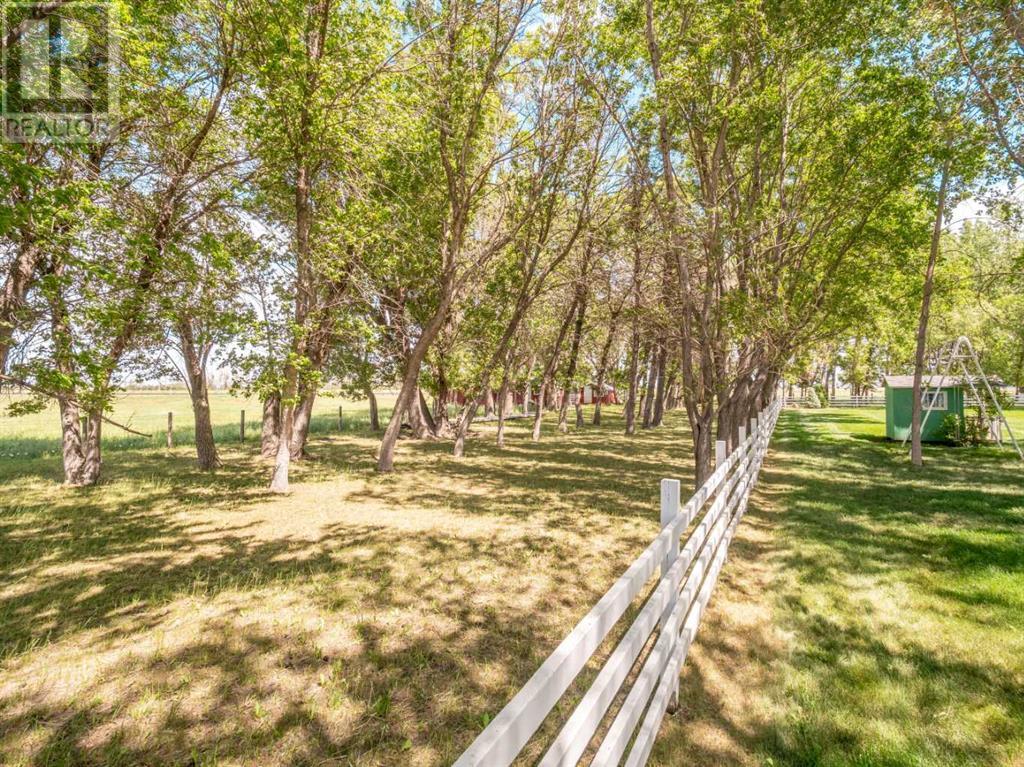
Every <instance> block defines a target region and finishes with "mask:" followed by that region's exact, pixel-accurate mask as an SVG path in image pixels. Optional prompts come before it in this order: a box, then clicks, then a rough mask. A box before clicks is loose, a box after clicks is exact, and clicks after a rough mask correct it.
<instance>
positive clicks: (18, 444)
mask: <svg viewBox="0 0 1024 767" xmlns="http://www.w3.org/2000/svg"><path fill="white" fill-rule="evenodd" d="M18 398H19V396H18V395H13V394H9V393H4V394H3V395H0V457H5V456H6V457H18V458H33V457H37V456H42V455H47V454H52V455H60V416H59V414H58V410H57V405H56V403H51V404H50V405H49V406H48V407H47V408H46V409H45V410H43V411H41V412H39V413H32V414H29V415H23V416H11V415H9V414H8V411H7V407H8V405H10V404H11V403H12V402H14V401H15V400H16V399H18ZM394 399H395V398H394V395H393V394H379V395H378V397H377V400H378V404H379V406H380V408H381V418H382V419H386V418H387V416H388V415H390V412H391V407H392V405H393V404H394ZM339 405H340V406H341V407H342V409H343V414H344V418H343V424H344V427H345V429H346V430H349V429H353V430H356V431H358V430H361V429H365V428H366V427H367V426H368V425H369V419H370V410H369V404H368V403H367V401H366V400H350V399H346V398H342V397H334V396H320V397H317V400H316V403H315V404H314V406H313V418H312V421H311V425H310V430H311V433H313V434H326V433H332V432H337V431H338V406H339ZM242 410H245V426H246V428H245V434H246V439H259V434H260V427H261V418H262V416H263V406H262V403H261V402H260V401H259V400H258V399H257V398H255V397H239V396H235V395H232V394H229V393H228V392H224V391H215V392H211V393H210V417H211V420H212V421H213V433H214V439H215V440H216V441H217V442H218V443H228V444H233V443H237V442H238V441H239V427H240V425H241V423H240V421H241V411H242ZM168 412H173V413H174V442H175V444H176V445H193V444H195V429H194V428H193V425H192V404H191V401H190V400H189V397H188V393H187V392H185V391H153V392H149V391H130V392H124V393H122V394H121V395H120V396H119V397H118V398H117V400H116V401H115V402H114V407H113V410H112V411H111V412H110V413H108V415H109V416H110V418H112V419H113V420H115V421H118V422H119V423H123V424H124V425H126V426H129V427H131V428H132V429H135V430H136V431H141V432H145V433H147V434H150V435H152V436H151V437H149V438H147V437H139V436H136V435H133V434H128V433H127V432H124V431H122V430H120V429H118V428H117V427H115V426H111V425H110V424H104V426H103V447H104V448H105V449H107V450H131V449H137V448H148V447H165V446H166V444H167V437H166V434H167V413H168Z"/></svg>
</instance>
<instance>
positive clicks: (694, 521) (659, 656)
mask: <svg viewBox="0 0 1024 767" xmlns="http://www.w3.org/2000/svg"><path fill="white" fill-rule="evenodd" d="M781 409H782V400H781V399H780V398H777V399H775V400H774V401H773V402H772V404H771V405H769V406H768V407H767V408H765V409H764V410H763V411H762V412H761V413H760V414H759V415H758V417H757V418H752V419H750V428H749V430H747V429H741V430H740V439H739V444H738V446H737V447H736V449H735V450H733V451H732V453H729V454H728V455H727V454H726V444H725V442H717V443H716V445H715V459H716V461H715V463H716V468H715V471H714V473H713V474H712V475H711V476H710V477H709V478H708V480H707V481H706V482H705V483H704V484H703V486H702V487H701V488H700V489H699V490H698V491H697V492H696V493H694V495H693V496H692V497H691V498H690V499H689V500H688V501H686V503H685V504H681V503H680V492H679V489H680V486H679V480H674V479H663V480H662V481H661V526H662V529H661V533H660V534H659V535H658V536H657V537H656V538H655V539H654V541H653V542H652V543H651V544H650V545H649V546H648V547H647V549H646V550H645V551H644V552H643V553H642V554H641V555H640V556H639V557H638V558H637V559H636V561H634V562H633V564H632V565H630V567H629V568H628V569H627V570H626V572H625V573H624V574H623V575H622V576H621V577H620V578H619V579H618V580H617V581H616V582H615V583H614V584H613V585H612V587H611V588H610V589H609V590H608V591H607V593H605V595H604V596H603V597H602V598H601V599H600V600H599V601H598V603H597V604H596V605H595V606H594V607H593V609H592V610H591V611H590V612H589V613H588V614H587V615H586V616H585V617H584V618H583V619H582V620H581V621H580V622H579V623H578V624H576V627H575V628H574V629H573V630H572V631H571V632H570V633H569V635H568V636H566V637H565V639H563V640H562V642H561V644H559V645H558V647H557V648H555V651H554V652H553V653H551V655H550V656H549V657H548V659H547V660H546V661H544V663H543V664H542V665H541V667H540V668H539V669H537V671H536V673H534V675H533V676H532V677H530V679H529V681H528V682H527V683H526V684H525V685H524V686H523V687H522V688H521V689H520V690H519V692H518V693H516V695H515V696H514V697H513V698H512V700H511V701H509V703H508V705H506V706H505V708H503V709H502V710H501V712H500V713H499V714H498V715H497V716H496V717H495V718H494V719H493V720H492V721H491V723H490V724H489V725H488V726H487V727H486V728H485V729H484V731H483V732H481V733H480V735H479V736H478V737H477V738H476V740H474V741H473V743H472V744H471V745H470V747H469V748H468V749H466V751H465V752H464V753H463V754H462V755H461V756H460V757H459V758H458V760H457V761H456V762H455V765H454V767H506V766H507V765H509V764H511V763H512V761H513V760H514V759H515V758H516V757H517V756H519V754H520V752H521V751H522V750H523V748H524V746H526V745H527V743H528V742H529V741H530V739H531V738H532V737H533V736H534V734H535V733H536V732H537V730H538V729H539V728H540V726H541V725H542V724H543V723H544V721H545V719H547V717H548V716H549V714H551V712H552V710H553V709H554V708H555V706H556V705H557V704H558V703H559V701H560V700H561V699H562V697H563V695H565V693H566V691H567V690H568V689H569V688H570V686H571V685H572V684H573V681H574V680H575V679H576V677H577V676H578V675H579V674H580V672H581V671H582V670H583V669H584V668H585V667H586V666H587V663H588V662H589V661H590V659H591V658H592V657H593V656H594V653H595V652H596V651H597V650H598V649H599V647H600V646H601V644H602V643H603V642H604V641H605V640H606V639H607V638H608V637H609V635H610V634H611V633H612V630H613V629H614V628H615V627H616V625H617V624H618V623H619V620H620V619H621V618H622V616H623V615H624V614H625V613H626V611H627V609H628V608H629V607H630V605H631V604H632V603H633V601H634V600H635V599H636V598H637V596H638V595H639V594H640V593H641V592H642V591H643V590H644V587H645V585H647V584H648V582H649V581H650V579H651V578H652V576H654V574H655V572H656V571H657V570H659V568H660V577H659V579H658V582H657V585H656V586H655V587H654V588H653V589H652V590H651V591H650V592H649V596H647V598H646V602H645V603H644V604H643V607H642V608H640V610H639V612H638V613H637V614H636V617H635V618H634V619H633V622H632V624H631V625H630V626H629V628H628V630H626V631H625V633H624V634H623V635H622V637H621V638H620V639H619V640H618V643H617V644H616V646H615V647H614V649H612V650H611V652H610V654H609V655H608V656H607V658H606V659H605V661H604V663H603V665H602V666H601V669H600V671H599V672H598V673H597V675H596V677H595V678H594V680H593V682H592V683H591V684H590V686H589V688H588V689H587V691H586V692H585V693H583V694H582V697H581V698H580V700H579V702H578V703H577V704H576V706H575V708H574V709H573V711H572V713H571V714H570V715H569V717H568V719H566V720H565V722H564V723H563V724H562V726H561V729H560V730H559V731H558V733H557V735H555V736H554V739H553V740H552V741H551V742H550V743H549V744H548V745H547V748H546V751H544V755H543V757H542V758H541V759H540V761H539V762H538V764H539V765H540V766H541V767H555V765H559V766H564V765H572V764H576V763H577V762H578V761H579V760H580V758H581V757H582V756H583V755H584V753H585V752H587V751H588V750H589V751H591V752H592V753H594V757H593V760H592V761H591V762H590V764H591V765H593V766H594V767H609V766H610V765H618V764H619V763H620V762H621V761H622V758H623V756H624V755H626V765H627V767H639V765H643V764H645V763H646V762H647V758H648V756H649V755H650V752H651V748H652V746H653V745H654V739H655V736H656V735H657V733H658V728H659V726H660V725H661V721H662V718H663V717H664V715H665V712H666V711H667V710H668V708H669V706H670V704H672V703H673V702H674V701H676V700H677V698H678V695H679V672H680V669H681V667H682V665H683V662H684V661H685V660H686V655H687V653H688V652H689V649H690V645H691V643H692V642H693V639H694V636H695V635H696V633H697V627H698V626H699V624H700V619H701V616H702V615H703V613H704V609H705V608H706V607H707V604H708V601H709V600H710V598H711V592H712V590H713V589H714V586H715V582H716V581H717V579H718V574H719V571H720V570H721V569H722V565H723V564H724V563H725V558H726V554H727V552H728V549H729V543H730V542H731V540H732V536H733V534H734V532H735V530H736V527H737V525H738V524H739V521H740V519H742V517H743V514H744V512H745V511H746V508H747V501H748V499H749V497H750V492H751V490H752V489H753V487H754V485H755V484H756V482H757V477H758V473H759V471H760V469H761V464H762V462H763V461H764V456H765V453H766V452H767V450H768V443H769V441H770V439H771V435H772V432H773V430H774V429H775V422H776V421H777V420H778V416H779V411H780V410H781ZM691 526H692V527H691ZM684 535H686V538H685V539H684V540H680V539H681V538H682V537H683V536H684ZM681 544H682V545H681ZM623 628H624V627H623ZM645 650H646V652H645ZM619 701H621V705H619V706H618V707H617V711H616V712H615V714H614V717H612V716H611V715H610V713H609V710H610V709H611V708H612V706H613V703H616V702H619ZM609 720H610V721H609ZM541 745H543V744H541ZM627 752H628V754H627Z"/></svg>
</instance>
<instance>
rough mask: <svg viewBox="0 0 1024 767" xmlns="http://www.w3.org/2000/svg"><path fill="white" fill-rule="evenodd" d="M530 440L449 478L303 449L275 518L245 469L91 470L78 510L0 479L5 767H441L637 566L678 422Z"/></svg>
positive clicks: (447, 468)
mask: <svg viewBox="0 0 1024 767" xmlns="http://www.w3.org/2000/svg"><path fill="white" fill-rule="evenodd" d="M525 428H526V427H525V425H522V424H518V425H515V426H512V427H510V429H509V434H508V440H509V443H508V444H509V446H508V448H506V449H505V450H499V449H498V448H496V447H494V446H493V445H491V444H490V435H489V433H488V432H487V431H485V430H484V431H482V434H481V437H480V438H479V439H477V440H474V441H473V442H472V443H471V444H470V446H469V450H470V455H469V456H468V457H467V458H466V459H463V460H462V461H455V460H454V459H452V458H451V457H450V456H448V455H447V452H448V449H449V445H448V444H446V443H440V442H434V443H431V442H407V441H403V443H402V445H401V447H400V452H401V456H400V463H399V469H398V473H397V474H396V475H392V476H379V475H376V474H375V473H374V472H373V467H374V461H373V447H374V444H375V442H374V440H373V438H371V437H370V436H368V435H362V434H344V435H331V436H329V437H327V438H316V439H315V440H314V441H313V443H312V445H311V451H312V453H313V456H314V460H310V461H302V462H299V463H297V464H295V466H294V470H293V471H294V477H295V479H296V482H297V484H296V492H295V494H294V495H293V496H292V497H291V498H289V499H278V498H276V497H274V496H271V495H269V494H268V493H266V491H265V490H264V489H263V486H264V483H265V479H266V474H267V466H266V465H265V464H263V463H261V462H260V461H259V460H258V459H257V458H256V457H255V453H254V451H255V446H247V447H246V448H226V449H225V450H224V458H225V467H224V468H223V469H222V470H220V471H218V472H217V473H215V474H205V473H202V472H199V471H196V470H195V469H193V468H192V463H191V455H190V452H189V451H188V449H181V450H177V449H176V450H175V451H173V452H171V453H170V454H169V455H168V454H164V453H163V452H161V451H141V452H139V453H117V454H108V459H109V460H108V463H107V465H106V467H105V475H104V482H103V484H101V485H100V486H98V487H95V488H90V489H86V490H70V489H66V488H60V487H55V486H54V485H53V484H52V479H53V477H52V469H53V465H52V461H51V462H47V461H43V460H40V461H36V462H34V463H32V464H31V465H28V466H26V465H21V466H17V467H14V468H11V467H6V468H3V467H0V482H2V483H3V485H4V492H5V495H4V499H3V502H2V505H0V572H3V573H4V574H5V576H9V577H5V579H4V583H3V586H2V587H0V645H2V646H3V652H2V654H0V759H2V758H4V757H5V756H6V757H9V758H10V759H11V760H12V763H13V764H18V763H22V762H23V763H25V764H32V765H36V764H38V765H43V764H161V765H163V764H172V765H176V764H183V765H184V764H215V763H219V762H241V763H250V764H256V763H259V764H275V763H276V764H332V763H338V764H348V763H359V764H368V765H372V764H443V763H447V762H450V761H451V760H453V759H454V758H455V757H456V756H457V754H458V753H459V751H460V750H461V749H463V748H465V746H466V745H468V743H469V742H470V741H471V740H472V738H473V737H474V736H475V735H476V733H478V732H479V731H480V730H481V729H482V728H483V726H484V725H485V722H486V719H487V717H488V716H493V715H494V714H495V713H496V712H497V711H498V710H499V709H500V708H501V707H502V706H503V705H504V704H505V703H506V702H507V700H508V699H509V698H510V697H511V696H512V695H513V694H514V693H515V691H516V690H517V689H518V687H519V686H520V685H521V684H522V683H523V682H525V680H526V679H527V678H528V677H529V676H530V674H532V673H533V671H534V670H535V669H536V667H537V666H538V665H539V664H540V662H541V661H542V660H543V658H544V657H545V656H546V654H547V653H548V652H550V650H551V649H553V647H554V646H555V645H556V644H557V642H558V641H559V640H560V639H561V637H562V636H563V635H564V634H565V633H566V632H567V631H568V630H569V629H570V628H571V627H572V625H574V623H575V622H576V621H577V620H578V619H579V618H580V617H582V615H583V614H584V613H585V612H586V610H587V609H588V608H589V607H590V606H591V605H592V604H593V602H594V601H596V599H597V598H598V597H599V596H600V594H601V593H603V591H604V590H605V589H606V588H607V586H608V585H609V584H610V583H611V581H612V580H614V578H615V577H617V576H618V575H620V574H621V571H622V570H623V569H624V568H625V566H626V565H627V564H628V563H629V562H630V561H631V560H632V558H633V557H634V556H635V555H636V553H638V552H639V551H640V550H641V549H642V548H643V546H644V545H646V543H647V542H648V541H649V538H650V536H651V534H652V533H653V532H654V531H656V529H657V518H658V507H657V497H658V484H657V482H658V480H659V479H660V478H661V477H662V476H672V475H674V474H679V473H680V472H679V471H678V468H677V467H678V466H679V465H681V464H682V463H683V462H684V461H685V456H686V442H685V431H684V430H683V428H682V420H681V419H679V418H677V419H675V420H674V421H673V423H672V424H671V426H670V427H669V428H666V429H663V430H652V431H650V432H644V433H642V434H640V435H637V436H636V437H635V438H632V439H629V440H627V439H626V438H625V437H623V436H621V435H620V434H619V433H618V431H619V430H620V429H621V420H619V419H616V418H613V417H610V416H609V417H608V418H607V419H606V423H605V425H603V426H602V427H600V429H593V428H591V427H588V429H586V430H584V431H583V432H582V433H573V434H570V435H568V436H563V435H558V434H555V433H554V432H553V430H552V429H551V427H546V431H545V434H544V441H543V442H542V443H541V444H540V445H535V444H533V443H532V442H530V441H529V437H528V433H527V432H526V430H525ZM684 479H685V477H684ZM601 485H603V486H604V489H603V491H602V489H601V487H600V486H601ZM364 505H365V508H366V509H368V511H367V512H363V513H362V516H359V515H358V514H356V515H355V516H353V517H352V519H350V520H346V515H348V514H349V513H350V511H358V510H359V509H361V508H364ZM325 508H326V509H329V513H326V512H325ZM410 509H412V510H413V511H411V512H410V511H409V510H410ZM432 514H436V515H437V516H438V518H439V519H443V520H448V521H447V522H445V525H447V527H446V526H445V525H441V526H440V527H437V529H434V528H433V527H431V525H432V520H431V519H430V517H431V515H432ZM374 515H376V519H374ZM417 517H425V519H417ZM306 518H308V519H309V522H308V524H303V523H302V520H303V519H306ZM367 518H369V519H370V520H371V521H366V520H367ZM296 520H298V521H296ZM353 520H354V521H353ZM359 520H362V521H359ZM461 520H465V521H466V524H465V525H463V524H462V522H461ZM476 520H479V522H477V521H476ZM278 521H279V523H278ZM481 523H482V524H481ZM624 523H628V524H624ZM474 524H475V525H476V526H475V527H474ZM463 528H465V529H463ZM584 544H586V545H584ZM592 671H593V669H591V670H589V671H588V673H590V674H592ZM53 675H56V676H57V677H61V676H62V675H66V676H67V677H68V678H69V679H71V680H73V681H71V682H68V683H67V684H65V683H64V682H59V683H54V682H53V679H54V678H55V677H54V676H53ZM586 676H587V675H586V674H585V675H584V677H585V678H586ZM529 754H532V755H533V756H536V749H535V748H534V750H533V751H529ZM19 759H21V760H22V761H21V762H19V761H18V760H19Z"/></svg>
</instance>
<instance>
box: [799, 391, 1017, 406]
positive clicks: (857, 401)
mask: <svg viewBox="0 0 1024 767" xmlns="http://www.w3.org/2000/svg"><path fill="white" fill-rule="evenodd" d="M1010 401H1011V402H1013V404H1014V407H1024V394H1014V395H1012V396H1011V397H1010ZM807 403H808V399H807V397H786V407H806V406H807ZM964 404H965V405H966V406H967V407H977V405H978V400H977V399H976V398H974V397H972V396H970V395H968V396H966V397H964ZM828 407H885V397H884V396H883V395H875V394H872V395H868V396H865V397H836V398H835V399H832V400H829V401H828Z"/></svg>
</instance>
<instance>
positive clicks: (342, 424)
mask: <svg viewBox="0 0 1024 767" xmlns="http://www.w3.org/2000/svg"><path fill="white" fill-rule="evenodd" d="M344 430H345V421H344V418H343V416H342V413H341V405H338V431H344Z"/></svg>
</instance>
